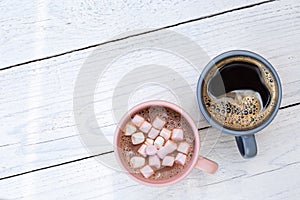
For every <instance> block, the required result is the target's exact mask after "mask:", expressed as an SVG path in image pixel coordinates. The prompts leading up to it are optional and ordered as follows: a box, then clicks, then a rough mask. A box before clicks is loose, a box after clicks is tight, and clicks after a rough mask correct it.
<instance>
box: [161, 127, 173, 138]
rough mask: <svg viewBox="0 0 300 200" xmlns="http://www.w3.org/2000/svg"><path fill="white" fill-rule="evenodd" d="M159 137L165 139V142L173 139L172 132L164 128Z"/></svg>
mask: <svg viewBox="0 0 300 200" xmlns="http://www.w3.org/2000/svg"><path fill="white" fill-rule="evenodd" d="M159 135H160V136H162V137H163V138H165V140H168V139H169V138H170V137H171V131H170V130H169V129H166V128H163V129H162V130H161V131H160V133H159Z"/></svg>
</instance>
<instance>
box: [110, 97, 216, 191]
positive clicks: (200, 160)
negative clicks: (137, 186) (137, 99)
mask: <svg viewBox="0 0 300 200" xmlns="http://www.w3.org/2000/svg"><path fill="white" fill-rule="evenodd" d="M152 106H156V107H157V106H159V107H162V108H169V109H171V110H173V111H175V112H177V113H180V115H181V116H182V117H183V118H184V119H185V120H186V121H187V122H188V123H189V125H190V127H191V128H192V130H193V134H194V149H193V156H192V158H191V160H190V161H189V163H188V164H187V166H185V168H184V169H183V171H182V172H181V173H179V174H177V175H175V176H172V177H170V178H169V179H164V180H152V179H147V178H144V177H142V176H137V175H136V174H135V173H134V172H133V171H132V169H130V167H129V165H128V163H126V161H125V159H124V158H123V156H122V153H121V152H120V150H121V148H120V146H119V145H120V139H121V135H122V132H123V131H122V130H124V127H125V125H126V124H127V123H128V122H129V120H130V119H131V118H132V117H133V116H134V115H135V114H136V113H138V112H139V111H141V110H143V109H145V108H149V107H152ZM199 151H200V136H199V133H198V128H197V127H196V125H195V123H194V121H193V119H192V118H191V117H190V116H189V114H187V113H186V112H185V111H184V110H183V109H182V108H180V107H179V106H177V105H175V104H173V103H170V102H167V101H161V100H152V101H147V102H144V103H141V104H139V105H136V106H135V107H133V108H132V109H131V110H129V111H128V112H127V113H126V114H125V116H123V118H122V119H121V120H120V122H119V125H118V126H117V128H116V131H115V136H114V152H115V156H116V159H117V160H118V162H119V164H120V166H121V167H122V168H123V169H124V170H125V171H126V172H128V174H129V176H130V177H131V178H133V179H134V180H136V181H138V182H140V183H142V184H145V185H150V186H165V185H170V184H173V183H176V182H178V181H180V180H182V179H183V178H185V177H186V176H187V175H188V174H189V173H190V172H191V171H192V169H193V168H198V169H200V170H203V171H205V172H208V173H211V174H213V173H215V172H216V171H217V169H218V164H217V163H215V162H214V161H211V160H209V159H207V158H204V157H201V156H200V155H199Z"/></svg>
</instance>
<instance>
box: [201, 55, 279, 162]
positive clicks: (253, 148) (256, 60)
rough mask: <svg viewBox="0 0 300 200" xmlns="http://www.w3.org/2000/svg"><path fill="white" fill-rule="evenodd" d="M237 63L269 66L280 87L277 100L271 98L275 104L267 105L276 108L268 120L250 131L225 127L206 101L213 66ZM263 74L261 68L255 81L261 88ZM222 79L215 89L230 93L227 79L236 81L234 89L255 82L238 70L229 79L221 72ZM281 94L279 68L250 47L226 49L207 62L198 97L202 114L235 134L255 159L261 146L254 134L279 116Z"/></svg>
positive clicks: (240, 146) (246, 155)
mask: <svg viewBox="0 0 300 200" xmlns="http://www.w3.org/2000/svg"><path fill="white" fill-rule="evenodd" d="M233 62H246V63H247V62H249V63H250V62H251V63H250V64H251V65H253V67H257V65H261V66H262V67H265V69H268V70H269V71H270V73H271V74H272V75H273V77H274V80H273V79H272V80H271V79H270V80H269V81H270V82H272V83H273V84H274V88H276V89H277V93H276V92H274V93H275V94H277V96H276V95H273V96H275V97H274V100H273V101H271V103H269V104H267V106H271V108H270V110H271V109H272V111H271V112H270V113H271V114H269V115H268V117H267V118H266V119H264V121H263V122H262V123H261V124H260V125H258V126H257V127H252V128H250V129H248V130H246V129H245V130H234V129H231V128H228V127H224V126H223V125H224V124H220V123H218V122H217V121H216V120H215V119H214V118H213V117H211V115H210V113H209V112H208V110H207V108H206V107H207V105H204V101H203V98H204V96H203V93H204V90H206V91H207V92H206V94H208V93H210V94H211V91H209V90H212V87H210V86H209V84H208V83H205V82H209V81H208V80H207V76H208V75H209V76H212V75H211V74H212V71H211V69H212V68H214V69H216V68H215V67H218V68H219V69H220V70H221V68H222V67H224V66H225V65H227V66H228V64H230V63H233ZM249 63H247V64H249ZM236 67H241V66H236ZM262 67H261V69H263V68H262ZM257 68H259V67H257ZM236 69H238V68H236ZM223 71H224V70H223ZM235 72H236V71H235ZM224 73H225V72H224ZM226 73H227V74H228V73H233V71H229V70H227V72H226ZM264 73H265V72H264ZM268 73H269V72H268ZM219 74H220V73H219ZM262 74H263V72H261V70H260V71H259V73H258V75H257V76H258V77H256V79H255V80H256V81H254V82H253V83H255V84H256V85H258V86H257V87H259V88H261V87H263V85H262V84H260V83H258V82H259V81H262V80H265V79H263V78H262ZM220 77H221V78H220ZM218 79H219V83H222V84H218V85H217V86H215V88H217V89H218V90H219V91H221V90H223V91H226V92H228V90H229V89H228V88H226V87H227V86H226V83H225V82H228V84H227V85H230V84H234V83H236V85H235V86H230V87H231V88H238V87H242V86H241V85H243V86H246V87H248V88H244V89H249V88H254V87H251V84H252V82H251V83H249V80H250V74H249V73H244V74H241V76H239V74H238V73H236V74H235V75H234V76H232V77H231V78H227V79H228V80H226V77H224V76H223V77H222V75H219V78H218ZM233 79H237V80H238V81H235V80H233ZM205 80H206V81H205ZM204 87H205V88H204ZM231 88H230V89H231ZM265 88H266V89H267V90H268V89H270V88H267V87H265ZM227 89H228V90H227ZM266 92H268V91H265V93H266ZM281 93H282V91H281V84H280V79H279V76H278V75H277V73H276V71H275V69H274V68H273V66H272V65H271V64H270V63H269V62H268V61H267V60H266V59H264V58H263V57H262V56H260V55H258V54H256V53H253V52H250V51H246V50H233V51H229V52H225V53H223V54H221V55H218V56H217V57H215V58H214V59H212V60H211V61H210V62H209V63H208V64H207V65H206V67H205V68H204V70H203V72H202V73H201V75H200V78H199V80H198V85H197V100H198V105H199V108H200V111H201V113H202V114H203V116H204V117H205V119H206V120H207V121H208V122H209V123H210V124H211V125H212V126H213V127H215V128H217V129H219V130H221V131H222V132H224V133H227V134H230V135H233V136H235V139H236V143H237V146H238V149H239V151H240V153H241V155H242V156H243V157H244V158H251V157H254V156H255V155H256V154H257V145H256V140H255V136H254V134H255V133H257V132H259V131H260V130H262V129H264V128H265V127H266V126H267V125H268V124H270V123H271V121H272V120H273V119H274V117H275V116H276V114H277V112H278V110H279V106H280V103H281V98H282V97H281V95H282V94H281ZM220 94H221V93H220ZM226 94H227V93H226ZM264 96H266V95H264ZM272 98H273V97H272ZM267 106H266V108H264V109H267V108H268V107H267ZM268 109H269V108H268Z"/></svg>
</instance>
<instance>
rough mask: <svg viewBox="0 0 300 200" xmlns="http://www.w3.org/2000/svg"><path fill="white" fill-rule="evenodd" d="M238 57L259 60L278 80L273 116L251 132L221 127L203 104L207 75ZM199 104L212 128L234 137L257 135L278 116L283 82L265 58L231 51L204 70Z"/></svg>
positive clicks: (199, 92)
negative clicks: (216, 67) (221, 62)
mask: <svg viewBox="0 0 300 200" xmlns="http://www.w3.org/2000/svg"><path fill="white" fill-rule="evenodd" d="M236 56H247V57H250V58H253V59H255V60H258V61H260V62H262V63H263V64H264V65H265V66H266V67H267V68H268V69H269V70H270V71H271V72H272V73H273V75H274V78H275V80H276V83H277V87H278V99H277V102H276V105H275V108H274V112H272V113H271V115H270V116H269V117H268V118H267V119H266V120H265V121H264V122H263V123H262V124H261V125H260V126H258V127H255V128H253V129H250V130H240V131H238V130H232V129H228V128H225V127H223V126H221V125H220V124H218V123H217V122H216V121H215V120H214V119H213V118H211V117H210V116H209V114H208V113H207V111H206V109H205V107H204V105H203V104H202V97H201V94H202V83H203V81H204V78H205V76H206V75H207V73H208V72H209V70H210V69H211V68H212V67H213V66H214V65H215V63H217V62H220V61H221V60H224V59H227V58H230V57H236ZM196 94H197V102H198V106H199V109H200V111H201V113H202V114H203V116H204V118H205V119H206V121H208V123H209V124H211V125H212V127H214V128H217V129H219V130H220V131H222V132H224V133H227V134H230V135H234V136H243V135H252V134H254V133H257V132H259V131H261V130H262V129H264V128H265V127H267V126H268V125H269V124H270V123H271V122H272V121H273V119H274V118H275V116H276V115H277V112H278V110H279V107H280V104H281V100H282V87H281V82H280V79H279V76H278V74H277V72H276V70H275V69H274V67H273V66H272V65H271V63H269V62H268V61H267V60H266V59H265V58H263V57H262V56H260V55H258V54H256V53H254V52H251V51H248V50H231V51H227V52H224V53H222V54H220V55H218V56H216V57H214V58H213V59H212V60H211V61H210V62H209V63H208V64H207V65H206V66H205V67H204V69H203V71H202V73H201V75H200V77H199V79H198V83H197V92H196Z"/></svg>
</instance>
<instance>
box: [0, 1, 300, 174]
mask: <svg viewBox="0 0 300 200" xmlns="http://www.w3.org/2000/svg"><path fill="white" fill-rule="evenodd" d="M292 2H293V1H279V2H274V3H270V4H264V5H261V6H256V7H253V8H249V9H244V10H240V11H236V12H232V13H228V14H225V15H222V16H218V17H213V18H210V19H205V20H201V21H198V22H193V23H190V24H188V25H183V26H178V27H176V28H173V29H172V30H173V31H176V32H180V33H182V34H184V35H186V36H188V37H190V38H191V39H193V40H194V41H195V42H196V43H197V44H199V45H201V47H202V48H203V49H205V50H206V51H207V52H208V54H209V55H210V56H216V55H218V54H219V53H221V52H223V51H226V50H229V49H237V48H238V49H249V50H253V51H255V52H258V53H260V54H261V55H263V56H264V57H266V58H267V59H268V60H270V62H271V63H272V64H273V65H274V67H275V68H276V69H277V70H278V73H279V75H280V77H281V79H282V85H283V102H282V105H283V106H285V105H290V104H292V103H297V102H299V99H300V98H299V95H300V92H299V88H300V87H299V86H300V81H299V77H300V76H299V74H300V68H299V67H297V63H299V61H300V60H299V57H298V56H297V55H298V54H297V53H298V52H299V45H297V42H298V40H297V38H298V37H297V36H298V35H299V32H300V30H299V20H300V18H299V12H298V7H297V6H299V5H298V4H299V2H294V3H293V4H292ZM217 27H219V28H217ZM220 30H222V31H220ZM149 35H150V36H151V34H149ZM149 35H146V36H139V37H135V38H131V39H128V40H127V43H128V44H129V45H134V44H136V43H139V42H144V41H145V38H146V39H147V37H149ZM230 38H233V39H230ZM146 41H147V40H146ZM120 44H121V42H115V43H112V44H109V48H112V49H118V48H122V47H123V46H120ZM92 50H93V49H88V50H84V51H80V52H76V53H72V54H68V55H65V56H61V57H57V58H53V59H48V60H44V61H41V62H35V63H31V64H28V65H24V66H20V67H16V68H12V69H9V70H4V71H1V73H0V82H1V84H0V85H1V87H0V94H1V98H0V113H1V117H0V125H1V131H2V132H1V141H0V151H1V160H3V162H2V161H1V162H0V174H1V176H0V177H5V176H10V175H13V174H17V173H22V172H25V171H30V170H33V169H36V168H41V167H46V166H49V165H55V164H57V163H61V162H66V161H71V160H74V159H78V158H82V157H84V156H88V155H89V154H88V153H87V152H86V150H85V148H84V147H83V145H82V144H81V143H80V140H79V138H78V133H77V131H76V126H75V122H74V118H73V107H72V106H73V105H72V104H73V101H72V97H73V90H74V82H75V80H76V76H77V74H78V71H79V69H80V67H81V66H82V64H83V62H84V61H85V59H86V57H87V56H88V55H89V54H90V53H91V51H92ZM188 50H189V49H186V51H188ZM191 55H193V52H191ZM193 56H194V57H197V56H198V55H193ZM107 59H110V58H109V55H108V56H107ZM207 62H208V60H202V61H201V63H200V62H199V66H200V69H202V68H203V66H204V65H205V64H206V63H207ZM151 63H154V64H163V65H166V66H170V68H172V69H174V70H175V71H177V72H179V73H180V74H182V76H183V77H184V78H185V79H186V81H187V82H188V83H189V85H190V86H191V87H192V88H195V84H196V82H197V79H198V76H199V74H200V72H197V70H195V69H194V68H193V67H192V66H190V65H189V64H188V63H186V62H185V61H183V60H182V59H180V58H178V57H176V56H175V55H173V54H171V55H170V54H167V53H166V52H155V51H151V52H149V51H148V50H146V49H145V50H140V51H137V52H135V53H132V54H128V55H125V56H123V57H121V58H120V59H119V60H117V61H116V62H114V63H113V64H112V65H111V66H110V67H109V68H108V70H107V71H106V73H105V74H104V77H103V79H101V80H100V81H102V82H103V83H102V84H103V86H104V87H102V88H101V87H100V88H97V91H96V94H95V102H96V103H95V108H96V111H97V117H98V121H99V122H100V123H101V126H102V127H103V131H104V132H105V133H106V134H107V135H108V136H109V139H111V138H112V133H113V130H114V126H113V124H114V123H115V122H114V121H113V118H112V115H111V110H110V107H111V103H110V99H111V95H112V90H113V88H114V86H115V84H116V81H118V80H120V78H121V77H122V75H124V73H125V72H126V70H129V69H131V68H133V67H134V66H141V64H151ZM124 66H126V67H124ZM157 74H158V76H161V77H162V78H163V76H162V75H161V74H159V73H157ZM87 75H88V76H89V75H90V74H87ZM162 92H167V90H165V89H163V88H158V87H157V86H155V85H148V86H144V87H142V88H140V91H137V93H136V94H133V96H132V99H131V101H130V102H129V103H131V104H134V103H136V102H139V101H142V100H144V99H153V98H154V99H161V98H166V99H167V100H170V101H173V102H176V101H175V100H176V98H174V96H172V95H171V94H170V93H169V95H165V94H166V93H162ZM138 94H145V96H144V98H140V95H138ZM194 111H195V112H196V111H197V110H196V109H195V110H194ZM200 122H201V123H200V125H199V126H200V127H203V126H205V125H207V123H205V122H204V121H203V120H202V121H200ZM232 145H233V146H234V144H232ZM234 147H235V146H234ZM105 148H106V147H105ZM106 149H107V150H110V149H111V147H110V146H109V147H107V148H106ZM224 152H226V151H224ZM99 153H101V152H99Z"/></svg>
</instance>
